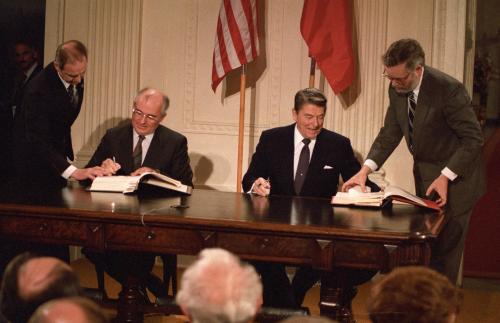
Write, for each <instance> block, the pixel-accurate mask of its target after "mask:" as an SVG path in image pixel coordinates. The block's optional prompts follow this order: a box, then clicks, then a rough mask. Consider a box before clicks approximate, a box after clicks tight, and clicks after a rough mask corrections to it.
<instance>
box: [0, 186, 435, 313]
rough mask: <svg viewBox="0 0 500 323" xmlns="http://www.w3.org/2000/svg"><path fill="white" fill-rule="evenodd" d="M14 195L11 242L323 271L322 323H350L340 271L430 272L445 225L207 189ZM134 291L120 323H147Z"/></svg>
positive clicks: (420, 214) (129, 290)
mask: <svg viewBox="0 0 500 323" xmlns="http://www.w3.org/2000/svg"><path fill="white" fill-rule="evenodd" d="M12 195H13V196H11V197H9V196H7V195H3V196H2V197H0V203H1V204H0V236H2V237H3V238H5V239H14V240H16V239H17V240H26V241H35V242H36V241H39V242H46V243H57V244H68V245H78V246H85V247H91V248H95V249H98V250H136V251H149V252H157V253H174V254H186V255H195V254H197V253H198V252H199V251H200V250H202V249H203V248H207V247H221V248H224V249H227V250H229V251H231V252H233V253H235V254H238V255H239V256H240V257H242V258H243V259H247V260H264V261H274V262H280V263H286V264H293V265H304V264H308V265H312V266H313V267H314V268H315V269H317V270H320V271H321V272H322V284H321V301H320V310H321V314H322V315H326V316H330V317H332V318H335V319H342V316H343V315H348V314H349V313H348V311H347V308H348V306H349V305H350V304H343V303H342V301H341V300H342V292H343V290H342V288H341V287H342V277H341V276H342V275H341V274H339V273H341V272H342V270H341V269H342V268H367V269H379V270H382V271H388V270H390V269H391V268H393V267H395V266H402V265H416V264H420V265H427V264H428V263H429V259H430V246H429V242H430V241H432V240H433V239H434V238H435V237H436V236H437V234H438V233H439V232H440V230H441V228H442V225H443V219H444V215H443V214H436V213H432V212H429V211H425V210H423V209H419V208H415V207H413V206H400V205H397V206H396V205H395V206H394V207H393V208H392V209H385V210H377V209H351V208H340V207H332V206H331V205H330V204H329V201H328V200H324V199H313V198H292V197H282V196H272V197H269V198H262V197H257V196H251V195H247V194H238V193H224V192H217V191H208V190H195V191H194V192H193V195H192V196H185V197H172V196H168V195H158V194H154V196H152V195H148V196H145V195H141V194H139V195H130V196H126V195H123V194H119V193H96V192H93V193H90V192H87V191H85V190H83V189H79V188H75V189H69V188H66V189H64V190H62V191H59V192H56V193H47V192H45V193H44V194H43V195H41V194H40V193H38V194H34V195H31V196H29V195H28V196H19V195H18V194H15V195H14V194H12ZM179 205H180V206H181V207H175V206H179ZM136 283H137V281H134V280H133V279H132V280H130V285H129V286H125V287H124V290H123V291H122V293H120V306H119V312H118V321H120V322H142V321H143V313H142V312H141V308H140V306H138V304H137V302H136V301H137V299H138V293H137V286H136ZM346 313H347V314H346Z"/></svg>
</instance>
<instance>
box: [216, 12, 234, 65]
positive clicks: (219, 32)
mask: <svg viewBox="0 0 500 323" xmlns="http://www.w3.org/2000/svg"><path fill="white" fill-rule="evenodd" d="M217 35H219V37H218V38H219V52H220V59H221V62H222V68H223V69H224V73H227V72H229V71H230V70H231V64H229V59H228V54H227V49H226V43H225V42H224V36H223V35H224V33H223V32H222V22H221V20H220V18H219V22H218V23H217Z"/></svg>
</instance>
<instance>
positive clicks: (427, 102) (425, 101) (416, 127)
mask: <svg viewBox="0 0 500 323" xmlns="http://www.w3.org/2000/svg"><path fill="white" fill-rule="evenodd" d="M430 93H432V88H431V87H430V84H429V69H428V68H427V69H426V70H425V71H424V78H423V80H422V84H421V85H420V91H419V93H418V99H417V108H416V109H415V119H414V120H413V143H414V147H413V150H414V151H417V148H418V145H419V140H418V138H419V136H420V134H421V133H422V131H423V128H424V123H425V119H426V118H427V115H428V114H429V110H430V109H431V108H432V104H431V95H430Z"/></svg>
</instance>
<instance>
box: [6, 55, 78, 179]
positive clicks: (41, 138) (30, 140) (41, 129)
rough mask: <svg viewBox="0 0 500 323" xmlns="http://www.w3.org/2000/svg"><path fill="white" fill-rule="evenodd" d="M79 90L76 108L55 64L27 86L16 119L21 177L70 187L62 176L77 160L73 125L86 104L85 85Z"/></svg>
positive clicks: (15, 155)
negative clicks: (74, 149)
mask: <svg viewBox="0 0 500 323" xmlns="http://www.w3.org/2000/svg"><path fill="white" fill-rule="evenodd" d="M77 90H78V94H79V102H78V104H77V107H76V108H74V107H73V106H72V105H71V102H70V97H69V95H68V92H67V90H66V88H65V87H64V85H63V83H62V82H61V80H60V78H59V75H58V74H57V71H56V69H55V67H54V64H53V63H50V64H49V65H47V67H45V69H44V70H43V71H41V72H40V73H39V74H38V75H36V76H35V77H34V78H33V79H32V80H31V81H30V83H29V84H28V85H27V87H26V89H25V92H24V97H23V100H22V103H21V106H20V108H19V107H18V109H17V111H16V117H15V120H14V144H15V147H14V158H15V163H16V165H17V168H18V174H19V175H20V176H24V177H26V178H27V179H29V180H30V181H32V182H35V183H37V184H40V185H42V186H45V185H46V186H56V187H62V186H64V185H66V180H65V179H64V178H62V177H61V174H62V173H63V172H64V170H65V169H66V168H68V167H69V165H70V163H69V161H68V159H69V160H73V158H74V155H73V147H72V141H71V126H72V125H73V123H74V121H75V119H76V118H77V116H78V114H79V112H80V108H81V105H82V100H83V82H82V83H80V84H79V85H78V86H77Z"/></svg>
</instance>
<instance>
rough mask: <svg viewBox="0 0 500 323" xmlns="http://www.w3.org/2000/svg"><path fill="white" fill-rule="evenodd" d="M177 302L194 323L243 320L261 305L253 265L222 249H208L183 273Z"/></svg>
mask: <svg viewBox="0 0 500 323" xmlns="http://www.w3.org/2000/svg"><path fill="white" fill-rule="evenodd" d="M177 302H178V304H179V306H180V307H181V308H182V310H183V311H184V313H186V315H187V316H188V317H189V318H190V320H191V322H194V323H202V322H203V323H243V322H249V321H250V320H252V319H253V318H254V316H255V314H256V313H257V311H258V310H259V308H260V305H261V304H262V284H261V282H260V279H259V276H258V275H257V273H256V272H255V270H254V269H253V267H252V266H250V265H248V264H242V263H240V261H239V259H238V258H237V257H236V256H234V255H232V254H231V253H229V252H228V251H226V250H223V249H217V248H216V249H205V250H203V251H202V252H201V253H200V255H199V258H198V260H196V262H195V263H193V264H192V265H191V266H190V267H189V268H188V269H187V270H186V271H185V272H184V274H183V276H182V282H181V289H180V291H179V293H178V294H177Z"/></svg>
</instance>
